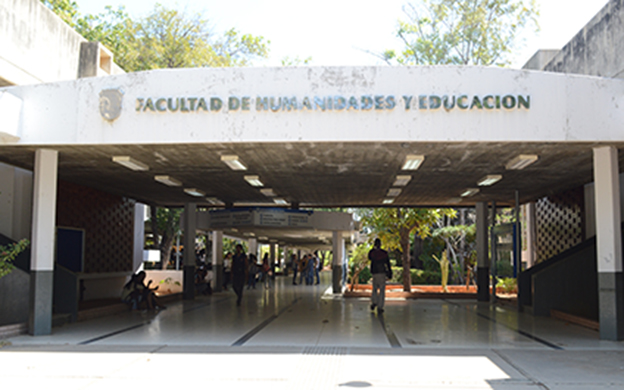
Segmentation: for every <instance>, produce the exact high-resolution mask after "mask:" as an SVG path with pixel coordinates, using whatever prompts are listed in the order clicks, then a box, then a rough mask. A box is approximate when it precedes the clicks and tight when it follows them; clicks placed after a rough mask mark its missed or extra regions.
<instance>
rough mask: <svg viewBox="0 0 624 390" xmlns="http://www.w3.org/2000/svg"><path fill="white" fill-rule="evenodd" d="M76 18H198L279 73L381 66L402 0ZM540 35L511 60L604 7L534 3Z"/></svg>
mask: <svg viewBox="0 0 624 390" xmlns="http://www.w3.org/2000/svg"><path fill="white" fill-rule="evenodd" d="M75 1H76V3H77V4H78V11H79V12H80V13H81V14H97V13H100V12H102V11H104V7H105V6H106V5H112V6H113V7H115V8H116V7H118V6H119V5H122V4H123V5H125V7H126V11H127V12H128V13H129V14H130V16H131V17H141V16H145V15H146V14H148V13H149V12H150V11H151V10H153V8H154V4H155V3H160V4H162V5H164V6H166V7H169V8H176V9H180V10H185V11H186V12H188V13H189V14H192V13H195V12H201V13H203V15H204V17H205V18H206V19H208V20H209V21H210V22H211V24H212V26H211V27H212V29H213V31H215V32H223V31H225V30H228V29H230V28H236V29H237V30H238V31H240V32H241V33H249V34H253V35H260V36H263V37H264V38H266V39H267V40H269V41H270V42H271V43H270V46H269V47H270V53H269V59H267V60H264V61H262V62H256V64H257V65H263V66H278V65H280V64H281V60H282V59H283V58H284V57H290V58H295V57H299V58H301V59H303V58H308V57H311V58H312V61H311V62H310V65H315V66H333V65H335V66H350V65H381V64H383V62H382V61H381V60H380V59H379V58H377V57H375V56H374V55H372V54H370V52H373V53H380V52H383V51H384V50H386V49H395V50H398V49H400V48H401V44H400V42H399V41H398V39H397V38H396V36H395V34H394V31H395V30H396V26H397V20H398V19H400V18H402V16H403V11H402V7H403V5H404V4H405V2H406V0H383V1H380V0H315V1H301V0H299V1H297V0H233V1H224V0H158V1H153V0H132V1H128V0H75ZM536 1H537V3H538V4H539V7H540V17H539V19H538V22H539V25H540V29H541V30H540V31H539V32H537V33H535V32H534V31H533V30H525V31H523V33H522V40H523V41H524V45H523V47H522V48H521V50H518V51H517V52H516V53H514V55H513V56H512V64H511V67H512V68H521V67H522V65H524V63H526V62H527V61H528V60H529V59H530V58H531V56H532V55H533V54H534V53H535V52H536V51H537V50H539V49H560V48H561V47H563V46H564V45H565V44H566V43H567V42H568V41H570V39H572V37H573V36H574V35H576V33H578V32H579V30H580V29H581V28H582V27H583V26H585V25H586V24H587V22H588V21H589V20H591V18H592V17H593V16H594V15H596V14H597V13H598V11H599V10H600V9H601V8H602V7H604V5H605V4H606V3H607V2H608V0H536Z"/></svg>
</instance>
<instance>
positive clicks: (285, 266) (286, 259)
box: [282, 245, 290, 276]
mask: <svg viewBox="0 0 624 390" xmlns="http://www.w3.org/2000/svg"><path fill="white" fill-rule="evenodd" d="M282 251H283V253H282V256H284V257H283V264H282V273H283V274H284V276H288V267H290V257H289V256H288V245H284V246H283V247H282Z"/></svg>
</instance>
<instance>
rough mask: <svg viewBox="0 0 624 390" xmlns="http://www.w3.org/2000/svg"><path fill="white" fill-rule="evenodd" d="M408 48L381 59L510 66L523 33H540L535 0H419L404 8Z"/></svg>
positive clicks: (402, 31)
mask: <svg viewBox="0 0 624 390" xmlns="http://www.w3.org/2000/svg"><path fill="white" fill-rule="evenodd" d="M403 12H404V14H405V19H404V20H399V25H398V28H397V30H396V34H397V36H398V37H399V39H400V40H401V41H402V42H403V44H404V48H403V50H402V51H400V52H399V53H396V52H395V51H393V50H387V51H386V52H384V53H383V54H381V55H380V57H381V58H382V59H384V60H385V61H386V62H388V63H394V62H396V63H398V64H401V65H444V64H446V65H450V64H452V65H483V66H490V65H498V66H505V65H508V64H509V62H510V60H509V58H508V55H509V54H510V53H512V51H513V49H514V48H515V47H516V46H517V44H518V33H519V32H520V31H522V30H523V29H524V28H526V27H529V26H533V27H534V28H535V30H536V31H537V30H538V29H539V26H538V24H537V17H538V16H539V9H538V7H537V4H536V0H419V1H417V2H414V3H409V4H407V5H406V6H404V7H403Z"/></svg>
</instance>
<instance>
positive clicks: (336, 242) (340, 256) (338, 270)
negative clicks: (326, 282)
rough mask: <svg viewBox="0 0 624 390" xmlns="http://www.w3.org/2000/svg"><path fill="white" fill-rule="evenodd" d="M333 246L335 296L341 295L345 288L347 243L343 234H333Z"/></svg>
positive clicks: (333, 288) (335, 232) (337, 232)
mask: <svg viewBox="0 0 624 390" xmlns="http://www.w3.org/2000/svg"><path fill="white" fill-rule="evenodd" d="M332 244H333V255H334V261H333V263H332V290H333V292H334V294H341V293H342V287H343V283H342V281H343V279H344V277H343V272H344V253H345V242H344V238H342V232H340V231H334V232H332Z"/></svg>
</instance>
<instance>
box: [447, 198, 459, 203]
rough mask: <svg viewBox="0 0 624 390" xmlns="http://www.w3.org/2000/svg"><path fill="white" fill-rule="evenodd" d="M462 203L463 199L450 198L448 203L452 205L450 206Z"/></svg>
mask: <svg viewBox="0 0 624 390" xmlns="http://www.w3.org/2000/svg"><path fill="white" fill-rule="evenodd" d="M461 201H462V198H450V199H449V200H448V203H450V204H457V203H460V202H461Z"/></svg>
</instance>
